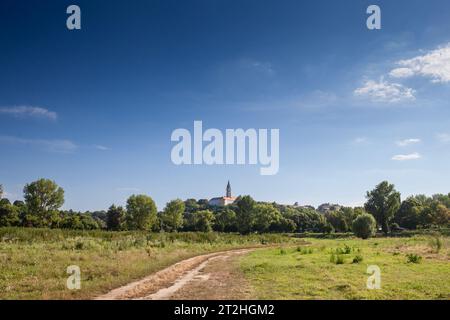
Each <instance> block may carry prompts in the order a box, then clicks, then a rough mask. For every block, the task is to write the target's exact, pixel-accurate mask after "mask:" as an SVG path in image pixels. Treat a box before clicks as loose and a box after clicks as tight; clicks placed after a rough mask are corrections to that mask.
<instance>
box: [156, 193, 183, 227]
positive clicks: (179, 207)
mask: <svg viewBox="0 0 450 320" xmlns="http://www.w3.org/2000/svg"><path fill="white" fill-rule="evenodd" d="M184 209H185V205H184V202H183V201H182V200H180V199H176V200H172V201H169V202H168V203H167V204H166V207H165V208H164V211H163V212H162V213H161V215H160V219H161V221H162V223H163V228H164V230H167V231H177V230H178V229H180V228H181V227H182V226H183V213H184Z"/></svg>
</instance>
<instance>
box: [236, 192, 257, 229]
mask: <svg viewBox="0 0 450 320" xmlns="http://www.w3.org/2000/svg"><path fill="white" fill-rule="evenodd" d="M236 205H237V210H236V222H237V228H238V231H239V233H241V234H248V233H250V232H251V231H252V228H253V224H254V221H255V206H256V202H255V200H253V198H252V197H250V196H243V197H242V198H240V199H239V200H238V201H237V203H236Z"/></svg>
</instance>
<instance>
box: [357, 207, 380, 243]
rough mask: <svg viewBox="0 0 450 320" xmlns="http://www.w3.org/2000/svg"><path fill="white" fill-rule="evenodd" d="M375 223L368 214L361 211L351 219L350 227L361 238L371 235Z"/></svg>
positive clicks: (373, 232) (374, 229) (375, 225)
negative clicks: (353, 219)
mask: <svg viewBox="0 0 450 320" xmlns="http://www.w3.org/2000/svg"><path fill="white" fill-rule="evenodd" d="M376 227H377V223H376V221H375V219H374V217H373V216H372V215H370V214H367V213H363V214H361V215H359V216H358V217H357V218H356V219H355V221H353V224H352V229H353V232H354V233H355V235H356V236H357V237H359V238H362V239H367V238H369V237H372V236H373V235H375V233H376Z"/></svg>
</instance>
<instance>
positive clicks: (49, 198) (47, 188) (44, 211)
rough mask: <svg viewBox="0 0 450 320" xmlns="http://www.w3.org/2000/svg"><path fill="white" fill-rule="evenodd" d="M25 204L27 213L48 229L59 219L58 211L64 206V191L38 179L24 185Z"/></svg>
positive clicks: (54, 184)
mask: <svg viewBox="0 0 450 320" xmlns="http://www.w3.org/2000/svg"><path fill="white" fill-rule="evenodd" d="M23 192H24V198H25V203H26V205H27V208H28V213H29V214H30V215H32V216H36V218H37V219H38V220H39V221H40V223H41V224H42V225H43V226H47V227H50V226H52V225H54V224H56V223H57V220H58V219H59V216H58V209H59V208H60V207H61V206H62V205H63V204H64V190H63V189H62V188H61V187H59V186H58V185H57V184H56V183H55V182H54V181H52V180H48V179H39V180H37V181H34V182H32V183H30V184H27V185H25V187H24V189H23Z"/></svg>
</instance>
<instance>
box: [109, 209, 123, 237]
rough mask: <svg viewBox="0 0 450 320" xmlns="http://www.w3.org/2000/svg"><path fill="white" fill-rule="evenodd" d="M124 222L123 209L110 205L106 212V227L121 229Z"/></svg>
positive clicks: (115, 229)
mask: <svg viewBox="0 0 450 320" xmlns="http://www.w3.org/2000/svg"><path fill="white" fill-rule="evenodd" d="M124 224H125V210H124V209H123V208H122V207H116V206H115V205H112V206H111V207H109V209H108V212H106V228H107V229H108V230H114V231H119V230H123V228H124Z"/></svg>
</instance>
